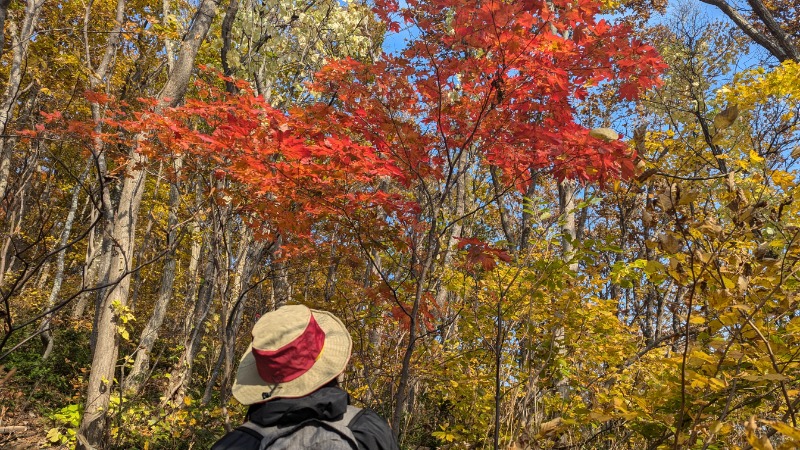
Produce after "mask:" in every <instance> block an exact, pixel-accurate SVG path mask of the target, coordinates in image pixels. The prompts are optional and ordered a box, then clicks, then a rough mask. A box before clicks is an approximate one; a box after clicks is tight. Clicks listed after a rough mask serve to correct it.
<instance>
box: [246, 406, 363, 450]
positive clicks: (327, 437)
mask: <svg viewBox="0 0 800 450" xmlns="http://www.w3.org/2000/svg"><path fill="white" fill-rule="evenodd" d="M359 412H361V408H356V407H355V406H349V405H348V406H347V411H346V412H345V413H344V415H343V416H342V418H341V419H339V420H337V421H333V422H332V421H327V420H318V419H310V420H306V421H304V422H301V423H299V424H296V425H288V426H280V427H279V426H271V427H262V426H260V425H256V424H254V423H253V422H249V421H248V422H245V423H244V424H243V425H242V426H243V427H246V428H249V429H251V430H253V431H255V432H256V433H258V434H260V435H261V436H262V438H261V445H260V446H259V450H265V449H269V450H298V449H316V450H357V449H358V443H357V442H356V438H355V436H353V432H352V431H350V428H348V425H350V422H352V421H353V419H354V418H355V417H356V415H358V413H359Z"/></svg>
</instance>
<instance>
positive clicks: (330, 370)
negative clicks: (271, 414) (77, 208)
mask: <svg viewBox="0 0 800 450" xmlns="http://www.w3.org/2000/svg"><path fill="white" fill-rule="evenodd" d="M311 313H312V314H314V319H315V320H316V321H317V324H319V327H320V328H321V329H322V331H323V332H324V333H325V344H324V345H323V347H322V351H321V352H320V355H319V358H318V359H317V361H316V362H315V363H314V365H313V366H312V367H311V368H310V369H308V372H306V373H304V374H303V375H300V376H299V377H297V378H295V379H294V380H291V381H287V382H286V383H279V384H270V383H267V382H266V381H264V380H263V379H262V378H261V376H259V374H258V369H257V368H256V360H255V358H254V357H253V348H252V346H251V347H250V348H249V349H248V350H247V352H245V354H244V356H242V359H241V360H240V361H239V369H238V371H237V372H236V380H234V382H233V388H232V391H233V396H234V397H235V398H236V400H238V401H239V402H240V403H242V404H244V405H252V404H254V403H261V402H264V401H268V400H272V399H273V398H296V397H303V396H305V395H308V394H310V393H312V392H314V391H316V390H317V389H319V388H320V387H322V386H323V385H325V384H326V383H328V382H329V381H331V380H333V379H334V378H336V377H337V376H339V374H340V373H342V372H344V369H345V367H347V362H348V360H349V359H350V350H351V348H352V346H353V341H352V339H351V338H350V333H348V332H347V328H345V326H344V324H343V323H342V321H341V320H339V319H338V318H337V317H336V316H334V315H333V314H331V313H329V312H326V311H318V310H314V309H312V310H311Z"/></svg>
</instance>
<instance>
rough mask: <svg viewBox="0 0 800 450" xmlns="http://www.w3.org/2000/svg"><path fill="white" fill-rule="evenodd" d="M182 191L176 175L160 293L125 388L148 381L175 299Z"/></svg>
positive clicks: (171, 197)
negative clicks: (148, 373)
mask: <svg viewBox="0 0 800 450" xmlns="http://www.w3.org/2000/svg"><path fill="white" fill-rule="evenodd" d="M181 163H182V158H180V157H179V158H178V159H177V160H176V161H175V166H176V170H175V172H176V177H178V176H180V167H181ZM180 201H181V194H180V190H179V185H178V181H177V179H176V180H175V181H173V182H172V183H171V185H170V189H169V217H168V218H167V254H166V255H165V257H164V268H163V272H161V281H160V284H159V288H158V296H157V297H156V303H155V306H154V307H153V314H152V315H151V316H150V320H148V321H147V324H146V325H145V327H144V329H143V330H142V334H141V336H140V338H139V345H138V346H137V347H136V357H135V359H134V362H133V368H132V369H131V372H130V373H129V374H128V378H127V380H126V386H125V389H126V390H129V391H138V390H139V388H140V387H141V385H142V384H143V383H144V381H145V375H146V374H147V372H148V371H149V370H150V352H151V351H152V350H153V345H155V342H156V339H158V330H160V329H161V325H162V324H163V323H164V318H165V317H166V315H167V308H168V307H169V304H170V301H171V300H172V290H173V286H174V285H175V273H176V269H177V261H176V259H175V252H176V250H177V247H178V246H177V242H176V241H177V239H178V229H177V227H178V208H180Z"/></svg>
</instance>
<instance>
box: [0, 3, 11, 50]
mask: <svg viewBox="0 0 800 450" xmlns="http://www.w3.org/2000/svg"><path fill="white" fill-rule="evenodd" d="M10 3H11V0H0V58H2V57H3V50H5V46H6V37H5V29H6V18H7V17H8V5H9V4H10Z"/></svg>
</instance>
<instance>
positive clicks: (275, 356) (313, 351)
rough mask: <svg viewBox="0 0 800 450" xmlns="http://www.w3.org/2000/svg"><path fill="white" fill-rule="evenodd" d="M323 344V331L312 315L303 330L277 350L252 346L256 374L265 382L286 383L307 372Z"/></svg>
mask: <svg viewBox="0 0 800 450" xmlns="http://www.w3.org/2000/svg"><path fill="white" fill-rule="evenodd" d="M324 345H325V332H324V331H322V328H320V327H319V324H317V321H316V320H314V315H313V314H312V315H311V319H310V320H309V321H308V326H307V327H306V329H305V331H303V333H301V334H300V336H298V337H297V338H295V339H294V340H293V341H292V342H289V343H288V344H286V345H284V346H283V347H281V348H279V349H277V350H260V349H257V348H255V347H253V357H254V358H255V360H256V368H258V375H259V376H260V377H261V379H263V380H264V381H266V382H267V383H286V382H289V381H292V380H294V379H295V378H297V377H299V376H300V375H303V374H304V373H306V372H308V370H309V369H311V367H312V366H313V365H314V363H315V362H316V361H317V358H318V357H319V354H320V352H322V347H323V346H324Z"/></svg>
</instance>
